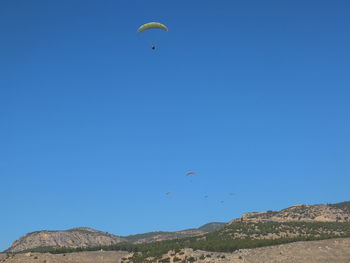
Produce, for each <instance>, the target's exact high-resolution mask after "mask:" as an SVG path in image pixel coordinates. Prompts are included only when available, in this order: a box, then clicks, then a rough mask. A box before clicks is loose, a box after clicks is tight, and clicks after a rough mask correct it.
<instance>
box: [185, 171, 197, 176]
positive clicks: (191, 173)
mask: <svg viewBox="0 0 350 263" xmlns="http://www.w3.org/2000/svg"><path fill="white" fill-rule="evenodd" d="M194 174H197V173H196V172H193V171H189V172H187V173H186V176H189V175H194Z"/></svg>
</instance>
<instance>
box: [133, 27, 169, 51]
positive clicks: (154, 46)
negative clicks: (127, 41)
mask: <svg viewBox="0 0 350 263" xmlns="http://www.w3.org/2000/svg"><path fill="white" fill-rule="evenodd" d="M149 29H161V30H164V31H169V29H168V27H167V26H165V25H164V24H162V23H158V22H150V23H146V24H143V25H142V26H140V27H139V28H138V29H137V33H141V32H143V31H145V30H149ZM151 49H152V50H155V49H156V45H152V46H151Z"/></svg>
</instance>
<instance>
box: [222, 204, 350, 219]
mask: <svg viewBox="0 0 350 263" xmlns="http://www.w3.org/2000/svg"><path fill="white" fill-rule="evenodd" d="M295 221H302V222H350V213H349V212H348V210H347V209H346V208H344V209H342V208H338V207H336V206H335V205H302V204H301V205H294V206H291V207H289V208H286V209H283V210H281V211H267V212H252V213H245V214H243V215H242V216H241V217H240V218H237V219H235V220H232V221H231V222H229V223H233V222H295Z"/></svg>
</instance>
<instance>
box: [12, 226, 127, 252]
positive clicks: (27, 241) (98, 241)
mask: <svg viewBox="0 0 350 263" xmlns="http://www.w3.org/2000/svg"><path fill="white" fill-rule="evenodd" d="M123 241H125V240H124V239H123V238H121V237H119V236H115V235H111V234H108V233H106V232H101V231H97V230H95V229H91V228H87V227H82V228H73V229H69V230H65V231H37V232H32V233H29V234H27V235H25V236H23V237H21V238H20V239H18V240H16V241H15V242H13V244H12V246H11V247H10V248H9V249H8V250H7V252H19V251H25V250H31V249H34V248H38V247H48V248H60V247H71V248H76V247H94V246H109V245H114V244H117V243H120V242H123Z"/></svg>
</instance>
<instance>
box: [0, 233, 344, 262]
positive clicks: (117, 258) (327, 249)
mask: <svg viewBox="0 0 350 263" xmlns="http://www.w3.org/2000/svg"><path fill="white" fill-rule="evenodd" d="M349 247H350V238H344V239H329V240H322V241H308V242H294V243H290V244H284V245H278V246H269V247H262V248H254V249H240V250H236V251H235V252H233V253H223V252H209V251H203V250H195V251H194V250H193V249H182V250H179V251H169V252H168V253H166V254H163V255H162V256H160V257H159V259H157V260H155V259H153V260H151V258H149V261H147V262H152V263H156V262H169V263H172V262H175V263H185V262H197V263H243V262H250V263H268V262H269V263H305V262H307V263H329V262H336V263H349V259H350V249H349ZM130 258H132V253H128V252H123V251H95V252H79V253H69V254H51V253H24V254H15V255H11V254H0V262H2V263H42V262H47V263H81V262H85V263H128V262H130V263H131V262H132V261H131V260H130ZM145 262H146V261H145Z"/></svg>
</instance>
